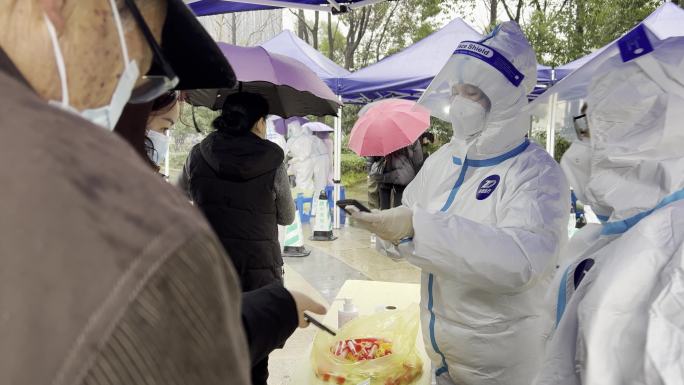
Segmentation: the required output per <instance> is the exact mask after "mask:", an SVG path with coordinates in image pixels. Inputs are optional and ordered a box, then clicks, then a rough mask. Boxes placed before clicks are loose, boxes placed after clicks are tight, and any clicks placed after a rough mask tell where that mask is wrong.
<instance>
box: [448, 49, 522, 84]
mask: <svg viewBox="0 0 684 385" xmlns="http://www.w3.org/2000/svg"><path fill="white" fill-rule="evenodd" d="M454 55H467V56H471V57H474V58H477V59H480V60H482V61H483V62H485V63H487V64H489V65H490V66H492V67H494V68H496V70H497V71H499V72H501V74H502V75H503V76H504V77H505V78H506V79H508V81H509V82H511V84H513V85H514V86H515V87H518V86H519V85H520V83H522V81H523V79H524V78H525V75H523V74H522V73H521V72H520V71H518V69H517V68H515V66H514V65H513V63H511V62H510V61H508V59H506V58H505V57H504V56H503V55H502V54H500V53H498V52H497V51H496V50H494V49H493V48H491V47H489V46H488V45H485V44H482V43H477V42H474V41H462V42H461V43H460V44H459V45H458V47H457V48H456V51H454Z"/></svg>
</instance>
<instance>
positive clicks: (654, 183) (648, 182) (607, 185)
mask: <svg viewBox="0 0 684 385" xmlns="http://www.w3.org/2000/svg"><path fill="white" fill-rule="evenodd" d="M619 45H620V47H621V51H620V54H619V55H615V56H613V57H612V58H610V59H608V60H607V61H606V62H604V63H603V64H602V66H601V67H599V68H598V69H597V70H596V72H595V74H594V77H593V80H592V83H591V85H590V88H589V96H588V103H589V110H588V116H589V124H590V129H591V151H590V153H589V162H588V163H589V169H588V170H586V171H585V173H586V174H588V175H589V177H588V179H587V184H586V185H585V186H583V192H584V195H585V197H586V199H587V201H588V203H589V204H590V205H591V206H592V207H594V208H600V209H601V210H602V211H603V212H604V213H607V214H608V215H609V219H608V221H607V222H606V223H604V224H603V226H602V228H601V231H600V232H599V233H595V234H594V237H593V240H592V242H587V243H586V246H585V248H584V250H577V253H576V255H575V256H574V260H575V262H574V263H573V264H572V265H570V267H569V268H567V269H566V271H565V272H564V273H563V276H562V280H561V281H562V282H561V284H560V285H559V286H558V287H557V290H556V291H557V293H558V300H559V303H558V305H557V308H558V317H559V323H558V326H557V329H556V331H555V333H554V335H553V338H552V339H551V341H550V342H549V345H548V352H547V355H546V357H545V362H544V366H543V370H542V372H541V373H540V374H539V376H538V378H537V380H536V382H535V383H536V384H537V385H546V384H549V385H551V384H553V385H567V384H572V385H576V384H592V385H593V384H601V385H623V384H647V385H650V384H659V385H660V384H682V383H683V382H682V381H684V358H683V356H682V352H684V274H683V273H682V272H683V271H684V131H683V130H682V124H683V123H682V122H684V108H682V106H684V38H670V39H667V40H664V41H657V39H655V38H652V37H651V35H650V33H649V32H648V31H647V29H645V27H637V28H636V29H635V30H633V31H631V32H630V33H628V34H627V35H625V36H624V37H623V38H621V40H620V41H619ZM570 292H573V293H572V295H568V293H570Z"/></svg>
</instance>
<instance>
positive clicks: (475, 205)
mask: <svg viewBox="0 0 684 385" xmlns="http://www.w3.org/2000/svg"><path fill="white" fill-rule="evenodd" d="M535 75H536V59H535V55H534V51H533V50H532V48H531V47H530V45H529V43H528V42H527V40H526V39H525V37H524V36H523V34H522V31H521V30H520V28H519V27H518V26H517V24H515V23H512V22H507V23H503V24H502V25H501V26H499V27H498V28H496V29H495V31H494V32H493V33H492V34H491V35H490V36H488V37H487V38H485V39H484V40H483V41H482V42H480V43H477V42H463V43H461V44H460V45H459V48H458V50H456V52H455V54H454V55H453V56H452V58H451V59H450V60H449V62H447V64H446V66H445V67H444V69H442V71H441V72H440V73H439V74H438V75H437V76H436V77H435V79H434V80H433V82H432V83H431V84H430V87H428V90H427V91H426V93H425V95H424V96H423V97H422V99H421V100H420V102H419V103H421V104H423V105H425V106H427V107H429V108H430V109H431V111H432V114H433V115H434V116H437V117H439V118H440V119H442V120H445V121H451V122H452V124H453V125H454V137H453V138H452V140H451V142H450V143H448V144H446V145H444V146H443V147H442V148H440V150H439V151H437V152H436V153H434V154H433V155H431V156H430V157H429V158H428V159H427V161H426V163H425V165H424V166H423V168H422V169H421V171H420V172H419V174H418V175H417V177H416V178H415V179H414V181H413V182H412V183H411V184H410V185H409V186H408V187H407V188H406V191H405V192H404V198H403V206H401V207H399V208H396V209H392V210H387V211H383V212H379V213H372V214H363V213H357V214H354V216H353V217H354V219H356V220H357V221H358V223H361V225H362V226H365V227H366V228H368V229H370V230H371V231H372V232H374V233H376V234H377V235H378V236H380V237H383V238H385V239H388V240H391V241H395V242H399V241H400V240H402V239H403V243H401V244H400V245H399V250H401V251H402V252H403V253H404V254H405V255H407V256H408V260H409V262H411V263H413V264H415V265H416V266H418V267H420V268H421V269H422V271H423V276H422V301H421V303H422V326H423V335H424V340H425V344H426V346H427V347H428V352H429V355H430V358H431V359H432V363H433V367H434V368H435V369H436V374H437V377H438V380H439V381H440V382H441V383H455V384H464V385H471V384H484V383H497V384H511V385H529V384H530V383H531V382H532V379H533V378H534V375H535V374H536V373H537V372H538V370H539V368H540V364H541V359H542V356H543V352H544V342H545V340H546V338H547V335H548V333H549V332H550V331H551V328H552V325H553V323H552V316H551V314H550V313H551V312H550V310H549V307H548V305H547V304H545V303H544V302H543V298H544V296H545V294H546V291H547V290H548V283H549V281H550V277H551V275H552V273H553V272H554V270H555V267H556V261H557V257H558V252H559V249H560V248H561V246H562V245H563V243H564V242H565V238H566V237H567V221H568V214H569V212H570V208H569V198H570V191H569V189H568V187H567V184H566V182H565V177H564V176H563V174H562V171H561V169H560V167H559V166H558V164H557V163H556V162H555V161H554V160H553V158H551V157H550V156H549V155H548V154H547V153H546V151H544V150H543V149H542V148H540V147H538V146H536V145H535V144H532V143H529V142H528V141H527V139H526V138H525V133H526V126H525V124H518V123H517V119H518V118H519V115H520V114H521V110H522V109H523V107H524V106H525V105H526V104H527V96H526V95H527V93H528V92H529V91H531V90H532V87H533V86H534V84H535V80H536V76H535ZM457 109H458V110H457ZM410 237H413V238H412V240H411V238H410ZM520 352H524V354H521V353H520Z"/></svg>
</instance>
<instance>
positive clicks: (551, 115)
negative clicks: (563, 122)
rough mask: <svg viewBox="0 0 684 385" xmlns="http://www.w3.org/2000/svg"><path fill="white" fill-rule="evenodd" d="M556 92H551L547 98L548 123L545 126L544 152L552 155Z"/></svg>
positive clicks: (554, 141) (554, 140)
mask: <svg viewBox="0 0 684 385" xmlns="http://www.w3.org/2000/svg"><path fill="white" fill-rule="evenodd" d="M557 99H558V94H553V95H551V97H550V98H549V124H548V126H547V127H546V152H548V153H549V154H550V155H551V156H552V157H553V156H554V152H555V150H556V127H555V122H556V101H557Z"/></svg>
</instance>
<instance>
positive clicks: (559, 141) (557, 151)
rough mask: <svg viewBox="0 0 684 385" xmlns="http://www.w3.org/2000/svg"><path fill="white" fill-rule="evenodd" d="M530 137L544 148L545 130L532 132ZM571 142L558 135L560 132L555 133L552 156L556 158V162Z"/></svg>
mask: <svg viewBox="0 0 684 385" xmlns="http://www.w3.org/2000/svg"><path fill="white" fill-rule="evenodd" d="M531 139H532V141H534V142H536V143H537V144H539V145H540V146H542V147H544V148H546V131H536V132H533V133H532V137H531ZM571 144H572V143H571V142H570V141H569V140H567V139H565V138H564V137H562V136H560V134H556V141H555V143H554V151H553V158H554V159H555V160H556V162H558V163H560V160H561V158H562V157H563V154H565V151H567V150H568V148H569V147H570V145H571Z"/></svg>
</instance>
